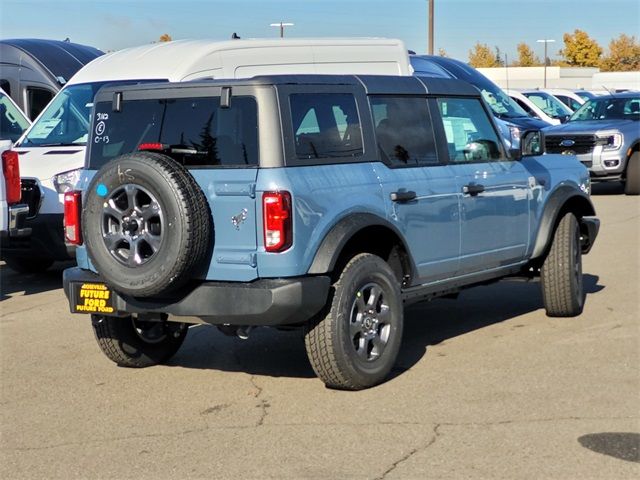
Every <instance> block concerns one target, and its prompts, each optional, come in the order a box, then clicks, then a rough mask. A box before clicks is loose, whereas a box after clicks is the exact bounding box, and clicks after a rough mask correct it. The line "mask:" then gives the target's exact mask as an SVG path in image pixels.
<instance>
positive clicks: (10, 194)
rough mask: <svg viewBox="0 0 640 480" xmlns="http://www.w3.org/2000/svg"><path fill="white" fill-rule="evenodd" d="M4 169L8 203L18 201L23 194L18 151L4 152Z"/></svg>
mask: <svg viewBox="0 0 640 480" xmlns="http://www.w3.org/2000/svg"><path fill="white" fill-rule="evenodd" d="M2 171H3V172H4V182H5V186H6V190H7V203H9V204H11V203H18V202H19V201H20V197H21V196H22V192H21V191H20V162H19V160H18V152H14V151H12V150H5V151H4V152H2Z"/></svg>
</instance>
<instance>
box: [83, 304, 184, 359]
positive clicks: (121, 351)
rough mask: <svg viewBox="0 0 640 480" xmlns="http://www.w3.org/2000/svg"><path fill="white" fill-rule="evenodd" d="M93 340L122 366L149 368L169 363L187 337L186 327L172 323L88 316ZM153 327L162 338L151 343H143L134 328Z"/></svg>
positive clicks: (141, 336)
mask: <svg viewBox="0 0 640 480" xmlns="http://www.w3.org/2000/svg"><path fill="white" fill-rule="evenodd" d="M91 323H92V325H93V332H94V334H95V336H96V341H97V342H98V346H99V347H100V350H102V353H104V354H105V356H106V357H107V358H108V359H109V360H111V361H112V362H114V363H116V364H117V365H119V366H121V367H129V368H144V367H151V366H153V365H157V364H160V363H164V362H166V361H167V360H169V359H170V358H171V357H172V356H173V355H175V353H176V352H177V351H178V349H179V348H180V346H181V345H182V342H184V339H185V337H186V336H187V325H186V324H184V323H174V322H166V321H163V322H140V323H138V324H134V321H133V319H132V317H109V316H105V315H91ZM143 323H146V324H148V325H149V324H152V323H153V324H154V325H152V326H153V327H154V328H162V329H163V332H164V333H165V336H164V337H162V336H160V337H159V338H156V339H154V340H153V341H147V340H145V338H144V336H143V335H141V334H140V333H138V331H137V330H136V327H135V325H141V324H143Z"/></svg>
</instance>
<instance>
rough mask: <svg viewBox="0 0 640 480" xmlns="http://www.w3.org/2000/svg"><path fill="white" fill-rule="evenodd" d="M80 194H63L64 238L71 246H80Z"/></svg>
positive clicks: (76, 192) (74, 192)
mask: <svg viewBox="0 0 640 480" xmlns="http://www.w3.org/2000/svg"><path fill="white" fill-rule="evenodd" d="M81 214H82V193H81V192H78V191H73V192H67V193H65V194H64V236H65V238H66V239H67V242H69V243H70V244H72V245H82V228H81V225H80V218H81Z"/></svg>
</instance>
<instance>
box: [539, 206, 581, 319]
mask: <svg viewBox="0 0 640 480" xmlns="http://www.w3.org/2000/svg"><path fill="white" fill-rule="evenodd" d="M540 283H541V287H542V299H543V303H544V307H545V309H546V311H547V315H548V316H550V317H575V316H576V315H580V313H582V309H583V307H584V292H583V288H582V250H581V246H580V227H579V225H578V220H577V218H576V217H575V215H574V214H572V213H570V212H569V213H566V214H565V215H564V216H563V217H562V219H561V220H560V223H559V224H558V226H557V227H556V230H555V232H554V234H553V240H552V243H551V249H550V250H549V253H548V254H547V257H546V258H545V260H544V263H543V264H542V268H541V269H540Z"/></svg>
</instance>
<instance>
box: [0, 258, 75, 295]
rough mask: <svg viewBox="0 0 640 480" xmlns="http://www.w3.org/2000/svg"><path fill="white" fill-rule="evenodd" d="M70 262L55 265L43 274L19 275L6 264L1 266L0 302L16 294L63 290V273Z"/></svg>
mask: <svg viewBox="0 0 640 480" xmlns="http://www.w3.org/2000/svg"><path fill="white" fill-rule="evenodd" d="M70 266H71V264H70V263H69V262H60V263H55V264H54V265H53V266H52V267H51V268H49V269H48V270H47V271H45V272H42V273H18V272H16V271H14V270H12V269H10V268H9V267H8V266H7V265H6V264H5V263H2V264H1V265H0V301H2V300H6V299H8V298H9V297H11V296H12V295H14V294H22V295H33V294H36V293H42V292H48V291H50V290H56V289H58V288H62V271H63V270H64V269H65V268H69V267H70Z"/></svg>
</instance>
